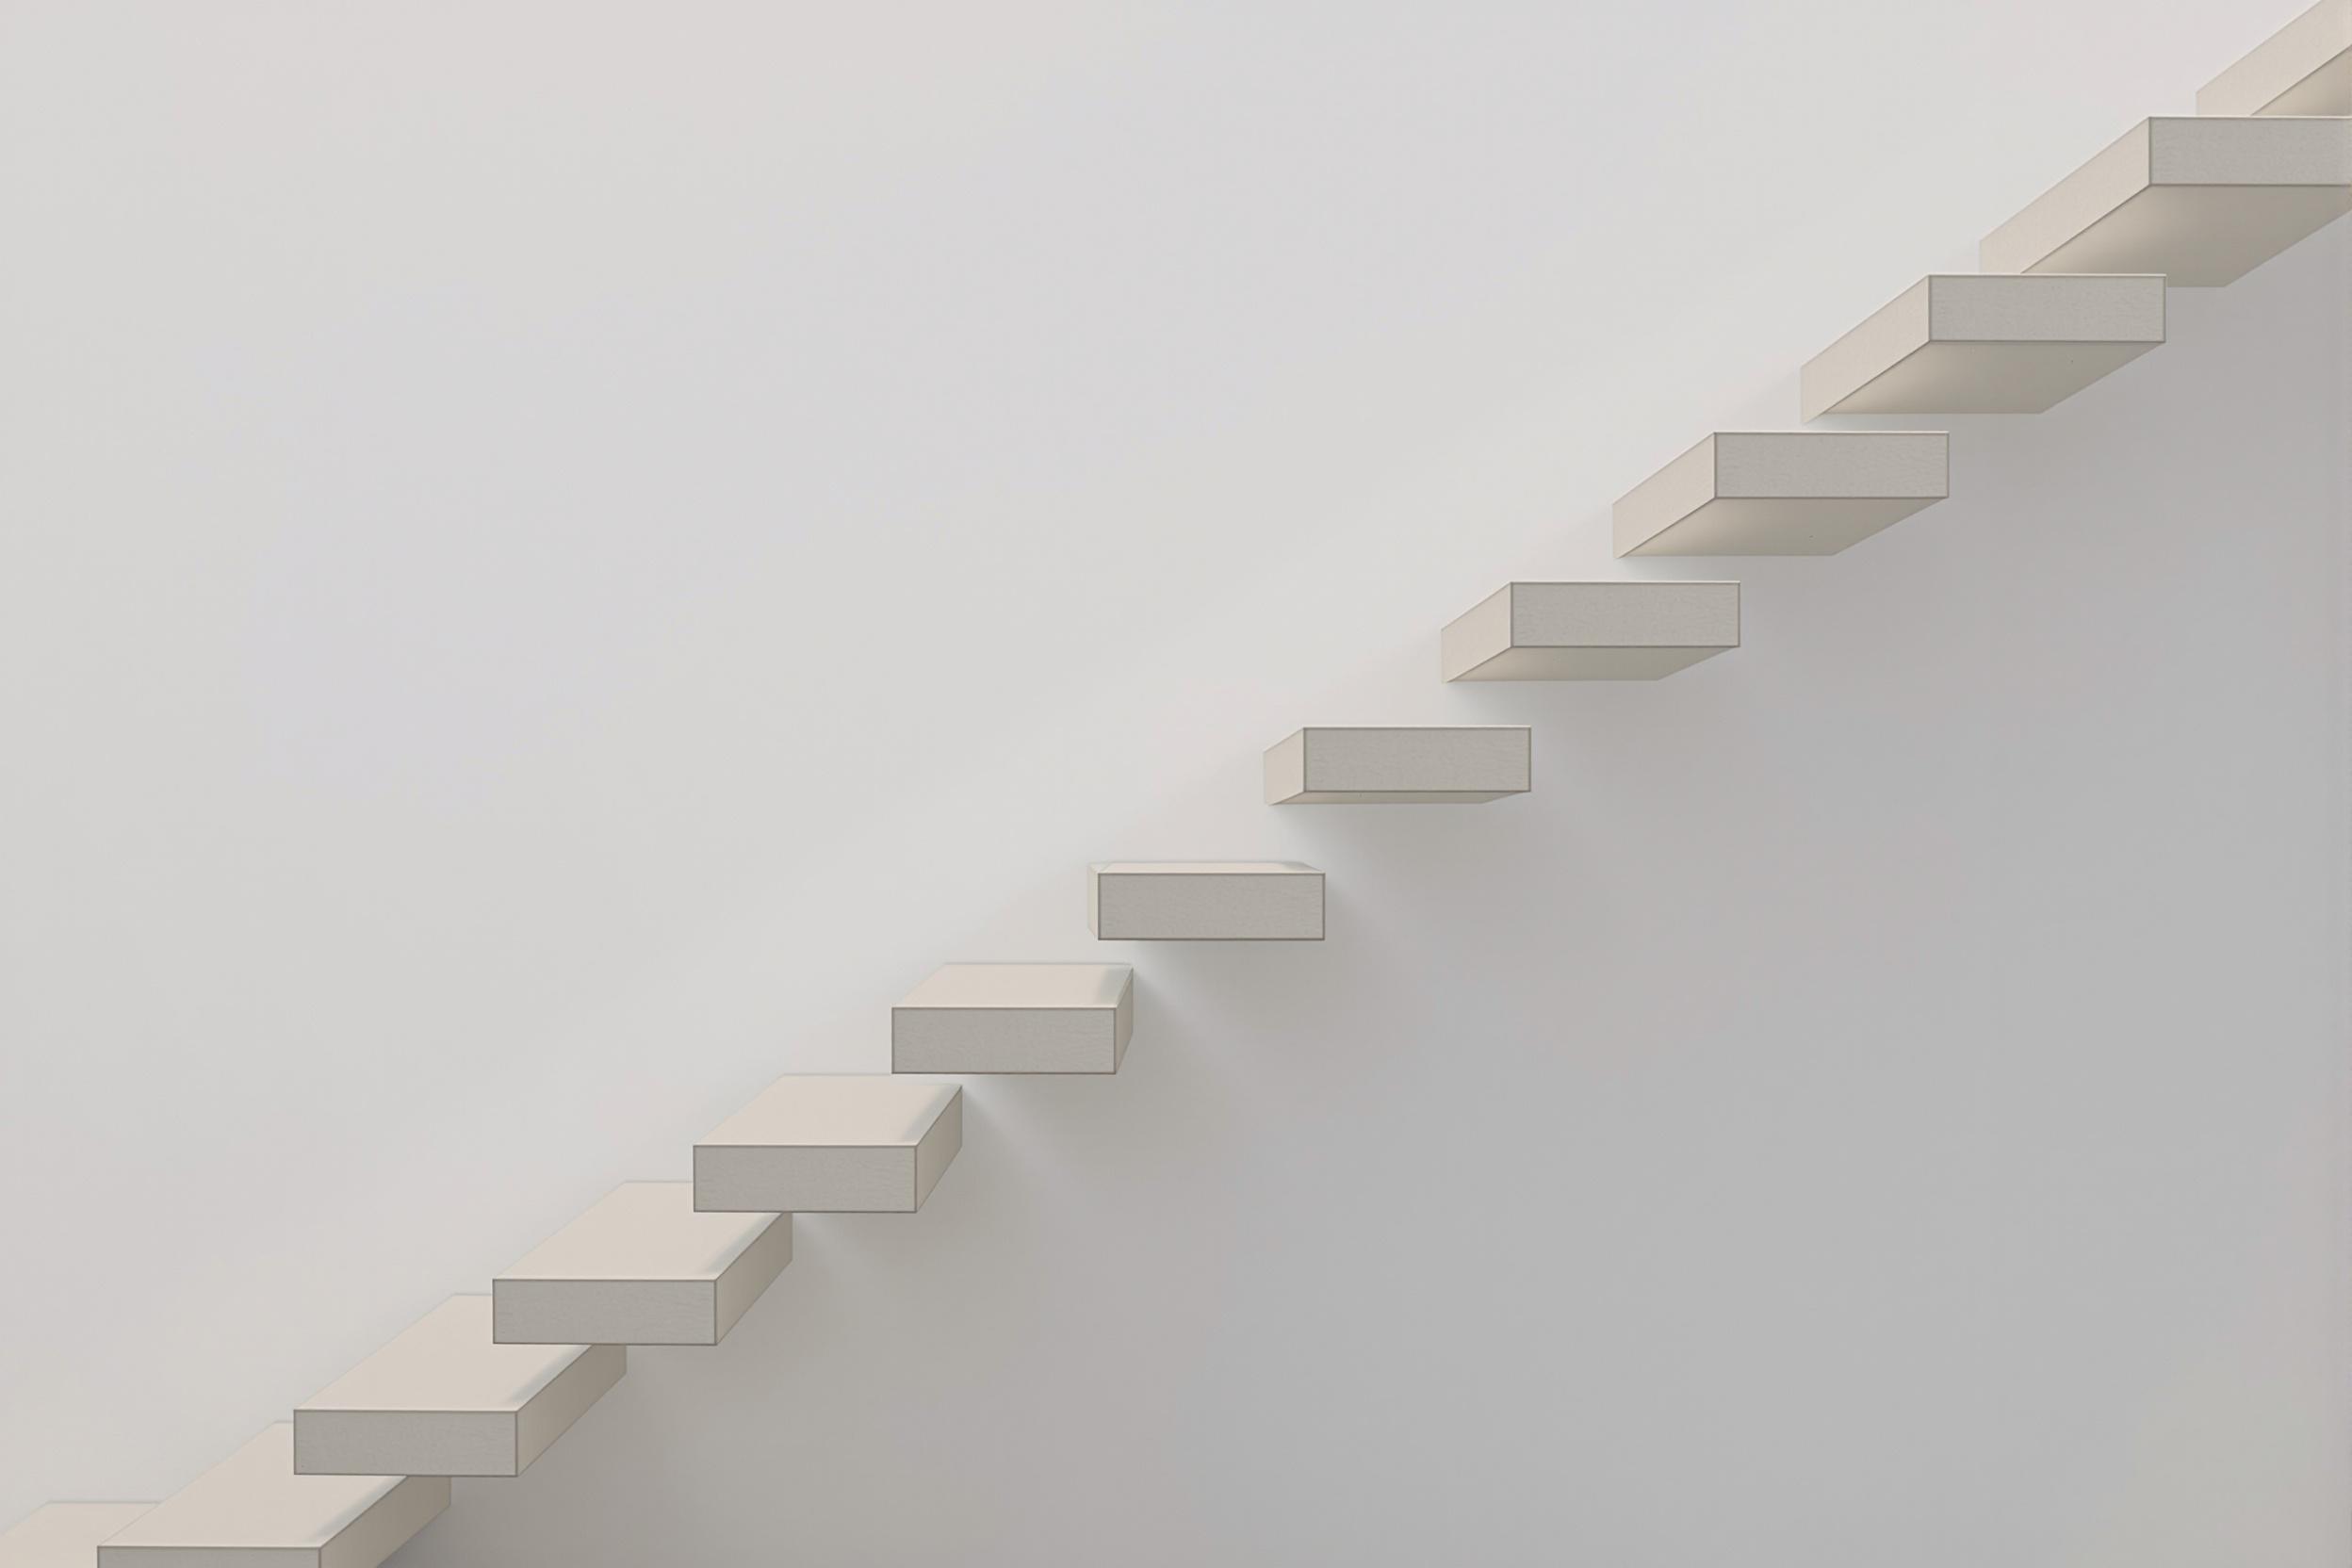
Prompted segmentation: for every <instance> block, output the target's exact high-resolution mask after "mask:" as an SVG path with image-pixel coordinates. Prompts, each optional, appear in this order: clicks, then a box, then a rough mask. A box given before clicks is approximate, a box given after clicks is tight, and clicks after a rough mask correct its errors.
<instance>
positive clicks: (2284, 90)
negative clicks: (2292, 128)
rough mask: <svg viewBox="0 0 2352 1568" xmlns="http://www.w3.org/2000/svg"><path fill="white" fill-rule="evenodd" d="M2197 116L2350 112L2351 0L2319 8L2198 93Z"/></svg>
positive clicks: (2327, 0) (2322, 1)
mask: <svg viewBox="0 0 2352 1568" xmlns="http://www.w3.org/2000/svg"><path fill="white" fill-rule="evenodd" d="M2197 113H2199V114H2352V0H2319V4H2318V5H2316V6H2313V7H2312V8H2311V9H2310V10H2307V11H2305V12H2304V13H2303V14H2302V15H2301V16H2298V17H2296V18H2295V20H2294V21H2293V22H2290V23H2288V24H2286V25H2285V26H2283V27H2281V28H2279V29H2278V31H2277V32H2275V33H2273V34H2271V35H2270V37H2269V38H2267V39H2265V40H2263V41H2262V42H2261V43H2260V44H2257V45H2256V46H2255V48H2254V50H2253V51H2252V52H2251V53H2250V54H2248V55H2247V56H2246V57H2245V58H2244V59H2242V60H2240V61H2238V63H2237V64H2235V65H2233V66H2231V67H2230V68H2229V70H2227V71H2225V72H2223V73H2221V74H2220V75H2218V76H2215V77H2214V78H2213V80H2212V81H2210V82H2207V83H2206V84H2205V85H2204V86H2203V87H2202V88H2200V89H2198V90H2197Z"/></svg>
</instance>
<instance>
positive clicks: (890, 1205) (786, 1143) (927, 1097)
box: [694, 1074, 963, 1214]
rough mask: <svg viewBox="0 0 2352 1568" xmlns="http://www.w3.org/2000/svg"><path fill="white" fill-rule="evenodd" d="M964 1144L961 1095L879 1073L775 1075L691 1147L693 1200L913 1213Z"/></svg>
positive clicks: (716, 1206)
mask: <svg viewBox="0 0 2352 1568" xmlns="http://www.w3.org/2000/svg"><path fill="white" fill-rule="evenodd" d="M962 1142H963V1091H962V1090H961V1089H959V1088H957V1087H956V1086H954V1085H950V1084H932V1083H924V1082H922V1081H919V1080H916V1079H913V1078H896V1077H890V1076H883V1075H874V1076H868V1075H851V1074H843V1075H838V1076H836V1075H821V1074H804V1075H793V1076H791V1077H786V1078H781V1079H778V1080H777V1081H776V1083H775V1084H773V1085H771V1086H769V1087H768V1088H767V1089H766V1090H765V1091H763V1092H762V1093H761V1094H760V1096H759V1097H758V1098H757V1099H755V1100H754V1101H752V1103H750V1104H748V1105H746V1106H744V1107H743V1109H742V1110H740V1111H738V1112H736V1113H735V1114H734V1115H733V1116H731V1117H729V1118H728V1119H727V1120H726V1121H724V1122H721V1123H720V1124H719V1125H718V1126H717V1127H716V1128H714V1129H712V1130H711V1133H710V1134H709V1135H706V1136H705V1137H704V1138H703V1139H702V1140H701V1141H700V1142H698V1143H696V1144H695V1145H694V1206H695V1207H696V1208H698V1209H703V1210H707V1211H712V1212H721V1213H739V1212H755V1213H792V1212H798V1213H802V1214H822V1213H836V1214H911V1213H913V1212H914V1211H915V1210H916V1209H918V1208H920V1207H921V1206H922V1203H923V1199H924V1198H926V1197H928V1196H929V1195H930V1191H931V1188H932V1186H933V1185H934V1184H936V1183H937V1182H938V1180H939V1172H941V1171H942V1170H944V1169H945V1168H947V1165H948V1162H949V1161H951V1160H953V1159H954V1158H955V1153H956V1150H957V1149H958V1148H960V1147H962Z"/></svg>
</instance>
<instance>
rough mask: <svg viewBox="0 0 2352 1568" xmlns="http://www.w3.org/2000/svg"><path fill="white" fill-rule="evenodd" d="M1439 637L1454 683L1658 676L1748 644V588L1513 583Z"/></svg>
mask: <svg viewBox="0 0 2352 1568" xmlns="http://www.w3.org/2000/svg"><path fill="white" fill-rule="evenodd" d="M1439 641H1440V644H1441V652H1442V658H1441V661H1440V668H1441V671H1442V673H1443V674H1444V676H1445V678H1446V679H1447V680H1656V679H1657V678H1658V677H1660V676H1665V675H1672V674H1673V673H1674V671H1676V670H1679V669H1682V668H1684V667H1685V666H1687V665H1691V664H1695V663H1697V662H1699V661H1700V660H1702V659H1707V658H1710V657H1712V656H1713V655H1715V654H1719V653H1721V652H1723V650H1724V649H1725V648H1736V647H1738V646H1739V645H1740V585H1739V584H1738V583H1736V582H1668V581H1656V582H1642V581H1629V582H1507V583H1505V584H1504V585H1503V586H1502V587H1500V588H1498V589H1496V590H1495V592H1494V593H1492V594H1490V595H1488V596H1486V598H1484V599H1483V600H1481V601H1480V602H1479V603H1478V607H1477V608H1476V609H1474V610H1471V611H1469V612H1467V613H1464V614H1462V615H1461V616H1458V617H1457V618H1456V619H1455V620H1454V621H1453V622H1452V623H1451V624H1450V625H1448V626H1447V627H1446V630H1445V634H1444V635H1443V636H1442V637H1441V638H1440V639H1439Z"/></svg>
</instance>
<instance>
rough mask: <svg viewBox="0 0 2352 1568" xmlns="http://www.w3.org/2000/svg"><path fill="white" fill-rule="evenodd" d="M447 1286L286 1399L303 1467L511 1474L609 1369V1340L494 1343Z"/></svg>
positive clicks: (585, 1401)
mask: <svg viewBox="0 0 2352 1568" xmlns="http://www.w3.org/2000/svg"><path fill="white" fill-rule="evenodd" d="M490 1316H491V1315H490V1298H489V1297H487V1296H452V1297H450V1298H449V1299H448V1300H446V1301H444V1302H442V1303H441V1304H440V1305H439V1306H437V1307H435V1308H433V1311H431V1312H429V1313H427V1314H425V1315H424V1316H422V1317H420V1318H418V1319H417V1321H416V1322H414V1323H412V1324H410V1325H409V1326H408V1327H407V1328H406V1329H403V1330H401V1331H400V1333H398V1334H396V1335H394V1336H393V1338H392V1340H391V1341H390V1342H389V1343H388V1344H386V1345H385V1346H384V1348H382V1349H380V1350H378V1351H376V1352H375V1354H373V1355H371V1356H369V1357H368V1358H367V1359H366V1360H365V1361H363V1362H361V1363H360V1364H358V1365H356V1366H354V1367H352V1368H351V1370H350V1371H349V1372H346V1373H344V1374H343V1376H341V1377H340V1378H337V1379H336V1380H335V1381H334V1382H332V1383H329V1384H328V1385H327V1386H326V1387H325V1388H322V1389H320V1390H319V1392H318V1393H317V1394H316V1395H314V1396H312V1397H310V1398H308V1399H305V1400H304V1401H302V1404H300V1405H298V1406H296V1407H295V1410H294V1468H295V1469H296V1470H297V1471H299V1472H300V1473H302V1474H303V1475H306V1476H319V1475H332V1476H351V1475H400V1476H517V1475H520V1474H522V1472H523V1471H525V1470H526V1469H528V1468H530V1466H531V1462H532V1461H533V1460H535V1459H537V1458H538V1457H539V1456H540V1455H541V1454H542V1453H544V1452H546V1451H547V1446H548V1445H549V1444H551V1443H553V1442H554V1441H555V1440H556V1439H557V1438H558V1437H561V1436H562V1435H563V1434H564V1431H566V1430H567V1429H569V1428H570V1427H571V1425H572V1423H573V1422H575V1421H577V1420H579V1419H580V1416H581V1415H582V1414H583V1413H586V1411H587V1409H588V1407H589V1406H591V1405H593V1404H595V1403H596V1400H597V1399H598V1398H600V1397H603V1394H604V1392H605V1390H607V1389H609V1388H611V1387H612V1386H613V1384H614V1383H616V1382H619V1381H620V1380H621V1374H622V1373H623V1372H624V1371H626V1370H627V1369H628V1365H629V1359H628V1358H629V1352H628V1351H627V1350H626V1349H625V1348H622V1347H621V1346H619V1345H500V1344H498V1342H497V1341H495V1340H493V1339H492V1338H491V1337H490V1331H491V1321H490Z"/></svg>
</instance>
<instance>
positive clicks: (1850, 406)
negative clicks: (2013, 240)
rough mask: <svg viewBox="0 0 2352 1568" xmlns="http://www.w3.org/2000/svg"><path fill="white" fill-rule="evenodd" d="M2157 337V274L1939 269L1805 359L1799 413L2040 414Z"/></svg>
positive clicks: (2160, 329) (2160, 321)
mask: <svg viewBox="0 0 2352 1568" xmlns="http://www.w3.org/2000/svg"><path fill="white" fill-rule="evenodd" d="M2163 342H2164V279H2163V278H2162V277H2161V276H2156V275H2153V274H2122V275H2091V276H2081V275H2072V274H2066V273H2050V274H2034V275H2026V276H2020V275H2017V274H2012V273H1992V274H1986V273H1960V272H1949V273H1938V274H1936V275H1935V276H1932V277H1927V278H1923V279H1921V280H1920V281H1919V282H1918V283H1916V284H1914V285H1912V286H1910V287H1909V288H1907V289H1905V290H1903V293H1901V294H1900V295H1898V296H1896V297H1895V299H1894V300H1893V301H1892V302H1889V303H1888V304H1887V305H1886V306H1885V307H1884V308H1883V309H1880V310H1878V311H1876V312H1874V313H1873V314H1872V315H1871V316H1870V319H1868V320H1866V321H1864V322H1863V323H1862V324H1861V325H1860V326H1858V327H1856V328H1854V330H1853V331H1852V332H1850V333H1848V334H1846V335H1845V336H1843V337H1841V338H1839V339H1838V341H1837V342H1835V343H1833V344H1831V345H1830V346H1829V347H1828V348H1826V349H1824V350H1822V351H1821V352H1820V353H1818V354H1816V355H1814V356H1813V358H1812V359H1811V360H1810V361H1808V362H1807V363H1806V365H1805V373H1804V375H1803V377H1802V378H1801V385H1802V389H1803V393H1802V395H1803V401H1804V407H1805V417H1806V418H1807V419H1818V418H1820V417H1821V416H1822V415H1824V414H2039V413H2041V412H2042V411H2043V410H2045V409H2048V408H2051V407H2053V406H2055V405H2056V404H2058V403H2060V402H2063V401H2064V400H2066V399H2068V398H2070V397H2072V396H2074V395H2075V394H2076V393H2077V392H2080V391H2082V388H2084V387H2086V386H2088V385H2090V384H2091V383H2093V382H2095V381H2097V380H2099V377H2101V376H2103V375H2105V374H2107V372H2109V371H2110V370H2113V369H2115V368H2117V367H2119V366H2122V365H2125V364H2128V363H2130V362H2131V361H2132V360H2134V359H2137V358H2139V357H2140V355H2142V354H2144V353H2146V352H2148V350H2150V349H2153V348H2155V347H2156V346H2157V345H2159V344H2161V343H2163Z"/></svg>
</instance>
